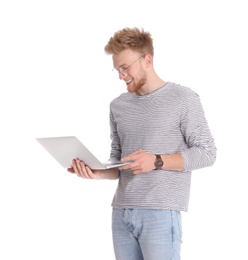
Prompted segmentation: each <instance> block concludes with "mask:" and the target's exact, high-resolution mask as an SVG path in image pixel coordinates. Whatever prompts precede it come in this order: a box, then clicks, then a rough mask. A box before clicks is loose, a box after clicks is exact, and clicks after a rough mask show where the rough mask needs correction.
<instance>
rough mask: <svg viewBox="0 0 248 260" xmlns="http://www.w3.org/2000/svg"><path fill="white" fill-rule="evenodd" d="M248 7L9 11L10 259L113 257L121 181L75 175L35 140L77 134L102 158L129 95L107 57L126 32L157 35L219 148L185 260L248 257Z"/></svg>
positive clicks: (5, 137)
mask: <svg viewBox="0 0 248 260" xmlns="http://www.w3.org/2000/svg"><path fill="white" fill-rule="evenodd" d="M247 24H248V18H247V7H246V6H245V1H241V0H235V1H228V0H227V1H224V0H223V1H220V0H215V1H213V0H211V1H199V0H198V1H197V0H195V1H193V0H189V1H177V0H175V1H160V0H154V1H145V0H143V1H138V0H137V1H133V0H126V1H122V2H118V1H114V0H106V1H101V0H95V1H74V0H71V1H58V0H57V1H56V0H49V1H48V0H43V1H27V0H23V1H11V0H5V1H4V0H3V1H1V3H0V37H1V40H0V66H1V67H0V69H1V70H0V87H1V95H0V113H1V114H0V115H1V117H0V119H1V136H0V152H1V173H0V259H3V260H10V259H11V260H13V259H26V260H29V259H30V260H31V259H32V260H33V259H35V260H40V259H42V260H44V259H47V260H52V259H61V260H62V259H70V260H79V259H87V260H95V259H109V260H111V259H114V254H113V249H112V238H111V206H110V204H111V200H112V197H113V194H114V192H115V188H116V185H117V182H115V181H87V180H83V179H80V178H78V177H76V176H75V175H71V174H69V173H68V172H66V171H65V170H64V169H63V168H61V167H60V165H58V164H57V162H55V161H54V160H53V159H52V158H51V157H50V156H49V155H48V154H47V153H46V152H45V150H43V148H42V147H40V145H39V144H38V143H37V142H36V141H35V140H34V138H35V137H41V136H56V135H76V136H77V137H78V138H79V139H81V140H82V141H84V142H85V143H86V144H87V145H88V146H89V148H90V149H91V150H92V151H93V152H94V153H96V155H98V156H99V157H100V158H102V159H103V160H105V159H107V158H108V156H109V151H110V147H109V145H110V139H109V123H108V122H109V121H108V120H109V119H108V112H109V111H108V109H109V102H110V101H111V100H112V99H113V98H114V97H116V96H117V95H119V94H120V93H122V92H124V91H126V87H125V86H124V83H122V82H121V81H119V79H118V77H117V76H116V75H114V74H113V72H112V71H111V69H112V60H111V57H110V56H107V55H105V53H104V51H103V49H104V46H105V44H106V43H107V41H108V40H109V38H110V37H111V36H112V35H113V33H114V32H115V31H116V30H119V29H122V28H123V27H134V26H136V27H143V28H144V29H145V30H148V31H150V32H151V34H152V36H153V38H154V46H155V61H154V63H155V68H156V70H157V72H158V73H159V75H160V76H161V77H162V78H163V79H164V80H166V81H173V82H176V83H179V84H181V85H185V86H187V87H190V88H192V89H193V90H195V91H196V92H197V93H198V94H199V95H200V97H201V100H202V103H203V106H204V109H205V112H206V116H207V119H208V122H209V125H210V128H211V130H212V133H213V135H214V137H215V141H216V145H217V148H218V156H217V161H216V164H215V165H214V166H213V167H211V168H206V169H201V170H198V171H195V172H194V173H193V178H192V188H191V198H190V207H189V212H188V213H183V214H182V215H183V232H184V236H183V245H182V259H185V260H186V259H191V260H194V259H196V260H199V259H201V260H209V259H211V260H215V259H216V260H219V259H248V253H247V249H246V242H247V241H246V240H247V238H246V234H247V231H248V230H247V218H248V213H247V202H246V198H247V196H248V194H247V193H248V192H247V187H246V186H247V181H246V180H247V179H246V178H245V175H247V165H246V160H247V154H246V150H247V149H246V148H247V144H248V143H247V124H246V122H245V121H246V119H247V115H246V114H247V109H248V106H247V92H245V89H246V88H247V68H248V66H247V60H248V53H247V46H248V40H247Z"/></svg>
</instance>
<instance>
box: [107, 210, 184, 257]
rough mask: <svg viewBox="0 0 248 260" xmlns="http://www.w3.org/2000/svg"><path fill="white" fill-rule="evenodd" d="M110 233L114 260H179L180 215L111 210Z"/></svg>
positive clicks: (160, 212)
mask: <svg viewBox="0 0 248 260" xmlns="http://www.w3.org/2000/svg"><path fill="white" fill-rule="evenodd" d="M112 232H113V243H114V251H115V256H116V259H117V260H180V248H181V243H182V240H181V237H182V228H181V214H180V212H179V211H175V210H148V209H117V208H113V213H112Z"/></svg>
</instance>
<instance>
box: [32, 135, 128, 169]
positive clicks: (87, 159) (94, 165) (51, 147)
mask: <svg viewBox="0 0 248 260" xmlns="http://www.w3.org/2000/svg"><path fill="white" fill-rule="evenodd" d="M36 140H37V141H38V142H39V143H40V144H41V145H42V146H43V147H44V148H45V149H46V150H47V152H49V153H50V154H51V155H52V156H53V157H54V159H55V160H57V161H58V162H59V163H60V164H61V165H62V166H63V167H64V168H70V167H71V166H72V160H73V159H76V158H79V159H80V160H82V161H83V162H84V163H85V164H86V165H88V166H89V167H90V168H91V169H93V170H94V169H95V170H96V169H99V170H100V169H110V168H116V167H119V166H122V165H126V164H129V163H131V161H128V162H121V161H107V162H101V161H99V160H98V159H97V158H96V156H94V155H93V154H92V153H91V152H90V151H89V149H87V148H86V146H85V145H83V144H82V143H81V142H80V141H79V139H77V138H76V137H75V136H62V137H45V138H36Z"/></svg>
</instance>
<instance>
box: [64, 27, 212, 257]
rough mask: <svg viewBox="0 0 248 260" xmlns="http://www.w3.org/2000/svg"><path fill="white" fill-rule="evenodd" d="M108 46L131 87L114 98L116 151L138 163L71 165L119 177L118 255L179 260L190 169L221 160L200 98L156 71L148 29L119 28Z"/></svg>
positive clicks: (86, 174) (89, 174)
mask: <svg viewBox="0 0 248 260" xmlns="http://www.w3.org/2000/svg"><path fill="white" fill-rule="evenodd" d="M105 52H106V53H107V54H111V55H112V58H113V65H114V69H115V70H116V72H117V74H118V75H119V78H120V79H121V80H124V81H125V83H126V86H127V92H126V93H123V94H122V95H120V96H119V97H117V98H116V99H114V100H113V101H112V102H111V104H110V125H111V139H112V144H111V156H110V157H111V158H115V159H121V160H122V161H127V160H132V161H133V162H132V163H131V164H128V165H125V166H122V167H119V169H111V170H106V171H93V170H91V169H90V168H89V167H88V166H87V165H85V164H84V162H82V161H81V160H79V159H75V160H74V161H73V168H71V169H68V171H70V172H72V173H74V172H75V173H77V175H78V176H80V177H83V178H88V179H106V178H108V179H119V183H118V187H117V190H116V193H115V196H114V198H113V202H112V206H113V217H112V232H113V243H114V250H115V255H116V259H118V260H142V259H146V260H160V259H163V260H179V259H180V246H181V236H182V230H181V216H180V211H187V209H188V201H189V193H190V179H191V171H192V170H195V169H199V168H202V167H207V166H210V165H213V163H214V162H215V159H216V148H215V144H214V140H213V137H212V135H211V133H210V130H209V127H208V124H207V121H206V119H205V116H204V111H203V108H202V105H201V102H200V99H199V97H198V95H197V94H196V93H195V92H193V91H192V90H191V89H189V88H187V87H183V86H180V85H178V84H174V83H172V82H166V81H164V80H163V79H161V78H160V77H159V76H158V75H157V74H156V72H155V70H154V67H153V54H154V53H153V52H154V50H153V40H152V37H151V35H150V33H148V32H145V31H144V30H143V29H142V30H140V29H138V28H124V29H122V30H120V31H118V32H116V33H115V34H114V36H113V37H111V38H110V40H109V42H108V44H107V45H106V46H105Z"/></svg>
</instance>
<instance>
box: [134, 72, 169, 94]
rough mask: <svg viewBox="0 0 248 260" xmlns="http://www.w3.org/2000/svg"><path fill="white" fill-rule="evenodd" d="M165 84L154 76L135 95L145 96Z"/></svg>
mask: <svg viewBox="0 0 248 260" xmlns="http://www.w3.org/2000/svg"><path fill="white" fill-rule="evenodd" d="M165 84H166V82H165V81H164V80H162V79H160V78H159V77H158V76H156V77H155V78H153V79H151V80H147V82H146V83H145V84H144V85H143V86H142V87H141V88H140V89H138V90H137V91H136V92H135V93H136V94H137V95H138V96H144V95H147V94H149V93H151V92H153V91H155V90H157V89H159V88H161V87H162V86H164V85H165Z"/></svg>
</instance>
